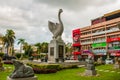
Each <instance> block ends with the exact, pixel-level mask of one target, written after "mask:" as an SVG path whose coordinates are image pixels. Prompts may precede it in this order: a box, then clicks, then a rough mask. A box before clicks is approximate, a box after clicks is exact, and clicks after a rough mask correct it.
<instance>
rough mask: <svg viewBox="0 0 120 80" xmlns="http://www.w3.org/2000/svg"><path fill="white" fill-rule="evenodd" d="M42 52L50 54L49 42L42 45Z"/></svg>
mask: <svg viewBox="0 0 120 80" xmlns="http://www.w3.org/2000/svg"><path fill="white" fill-rule="evenodd" d="M41 52H43V53H48V43H47V42H43V43H42V44H41Z"/></svg>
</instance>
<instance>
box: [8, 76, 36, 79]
mask: <svg viewBox="0 0 120 80" xmlns="http://www.w3.org/2000/svg"><path fill="white" fill-rule="evenodd" d="M7 80H38V79H37V76H34V77H28V78H14V79H12V78H10V77H9V76H8V77H7Z"/></svg>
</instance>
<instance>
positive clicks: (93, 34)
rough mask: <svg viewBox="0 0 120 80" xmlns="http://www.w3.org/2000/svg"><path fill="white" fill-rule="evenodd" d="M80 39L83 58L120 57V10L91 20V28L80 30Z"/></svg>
mask: <svg viewBox="0 0 120 80" xmlns="http://www.w3.org/2000/svg"><path fill="white" fill-rule="evenodd" d="M76 30H78V29H76ZM73 31H75V30H73ZM79 37H80V39H79V40H80V42H79V45H80V46H81V47H80V52H79V53H80V54H81V56H82V58H86V57H87V56H88V55H89V54H94V56H95V59H97V58H98V57H100V56H102V57H103V58H104V59H105V58H106V57H107V55H110V56H111V57H115V56H120V10H117V11H114V12H110V13H107V14H104V15H103V16H102V17H99V18H96V19H93V20H91V25H90V26H87V27H83V28H80V36H79ZM73 46H74V40H73ZM73 53H74V52H73Z"/></svg>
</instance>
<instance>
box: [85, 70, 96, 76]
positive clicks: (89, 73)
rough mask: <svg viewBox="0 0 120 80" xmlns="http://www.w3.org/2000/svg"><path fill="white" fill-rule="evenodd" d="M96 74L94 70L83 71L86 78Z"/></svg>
mask: <svg viewBox="0 0 120 80" xmlns="http://www.w3.org/2000/svg"><path fill="white" fill-rule="evenodd" d="M96 74H97V72H96V70H86V71H85V75H86V76H94V75H96Z"/></svg>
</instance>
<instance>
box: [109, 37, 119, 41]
mask: <svg viewBox="0 0 120 80" xmlns="http://www.w3.org/2000/svg"><path fill="white" fill-rule="evenodd" d="M114 41H120V37H116V38H107V42H114Z"/></svg>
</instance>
